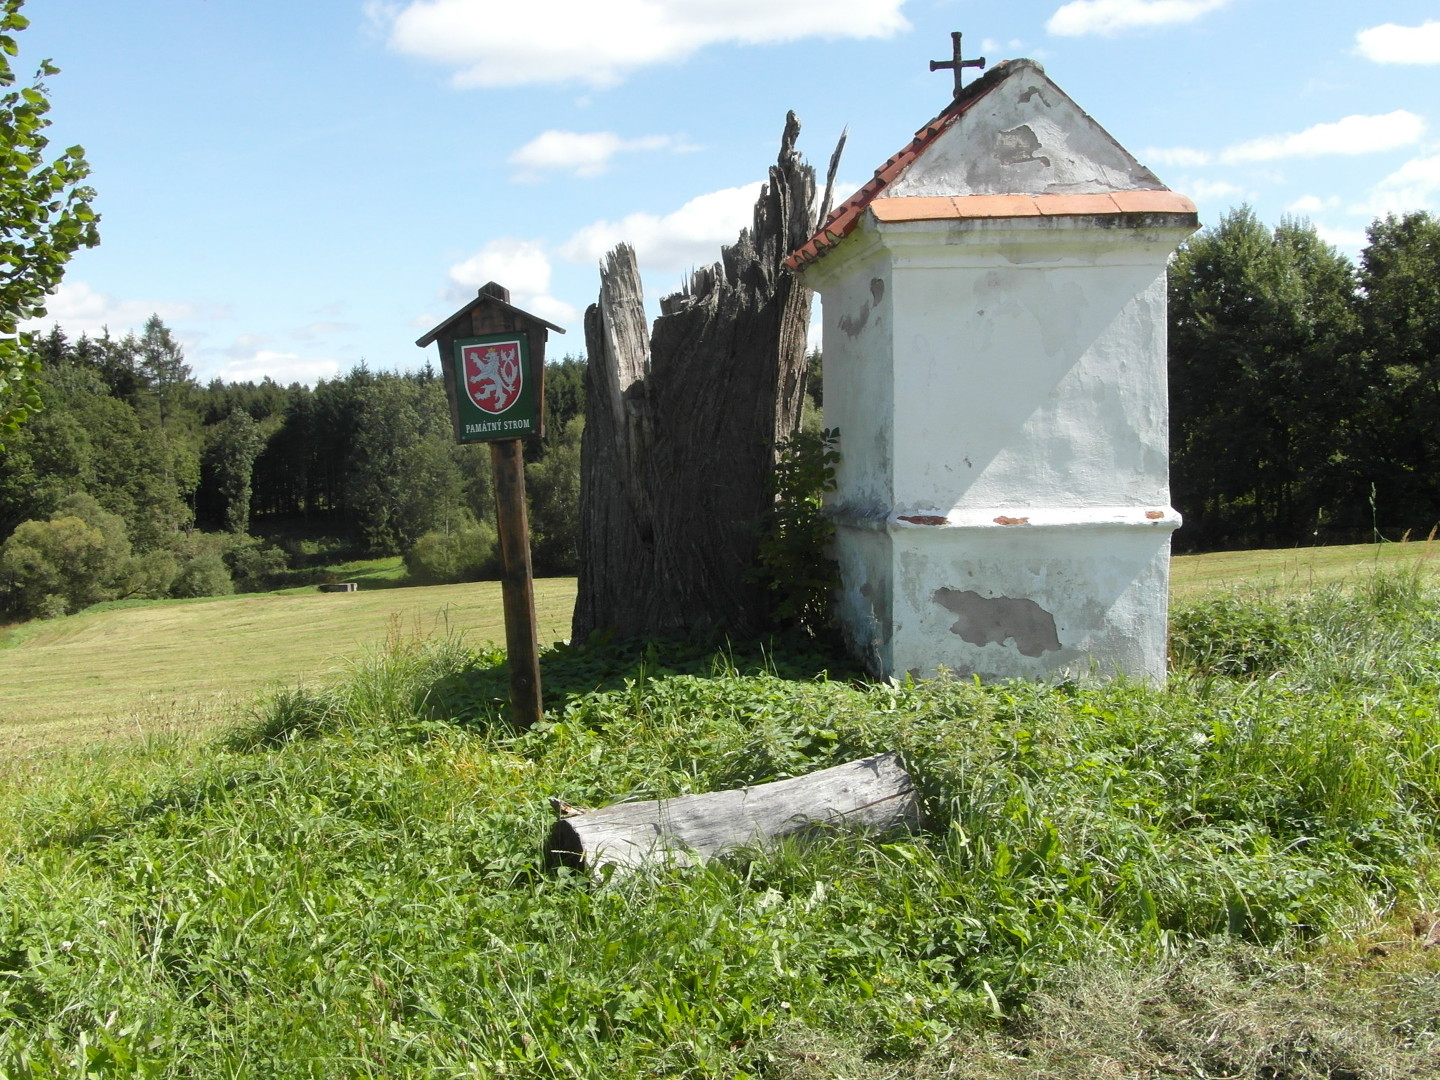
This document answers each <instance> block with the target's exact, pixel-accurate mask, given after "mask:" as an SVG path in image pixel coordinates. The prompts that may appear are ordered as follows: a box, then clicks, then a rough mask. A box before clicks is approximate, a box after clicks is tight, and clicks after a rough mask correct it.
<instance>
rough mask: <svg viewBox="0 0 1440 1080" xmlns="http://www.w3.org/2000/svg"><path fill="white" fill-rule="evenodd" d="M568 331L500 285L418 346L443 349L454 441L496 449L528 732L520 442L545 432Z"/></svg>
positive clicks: (535, 691) (531, 608) (498, 504)
mask: <svg viewBox="0 0 1440 1080" xmlns="http://www.w3.org/2000/svg"><path fill="white" fill-rule="evenodd" d="M548 330H554V331H555V332H556V333H557V334H563V333H564V332H565V331H564V330H562V329H561V328H560V327H558V326H556V325H555V324H553V323H548V322H546V321H545V320H544V319H540V318H537V317H536V316H534V315H531V314H529V313H528V312H525V311H521V310H520V309H519V308H517V307H512V306H511V305H510V292H509V290H508V289H505V288H503V287H501V286H499V285H497V284H495V282H493V281H492V282H490V283H489V284H487V285H485V286H484V287H482V288H481V289H480V291H479V293H478V294H477V296H476V297H475V299H474V300H472V301H470V303H468V304H466V305H465V306H464V307H463V308H461V309H460V310H459V311H457V312H456V313H455V314H454V315H451V316H450V317H449V318H448V319H446V320H445V321H444V322H443V323H441V324H440V325H439V326H437V327H436V328H435V329H434V330H431V331H430V332H429V333H428V334H426V335H425V336H424V337H422V338H420V339H419V340H418V341H416V342H415V344H416V345H419V346H420V347H421V348H424V347H425V346H427V345H429V344H430V343H431V342H432V341H433V342H436V343H437V345H438V346H439V349H440V369H441V371H443V372H444V373H445V392H446V395H447V396H448V397H449V399H450V419H451V422H452V423H453V425H454V428H455V440H456V442H459V443H461V444H465V443H481V442H484V443H489V444H490V463H491V466H492V468H493V469H494V474H495V524H496V528H497V530H498V532H499V534H500V557H501V562H502V565H503V572H502V577H501V591H502V595H503V597H504V603H505V654H506V659H507V663H508V665H509V668H510V718H511V719H512V720H513V721H514V722H515V723H516V724H518V725H519V726H520V727H530V726H531V725H532V724H534V723H535V722H536V721H537V720H539V719H540V718H541V717H542V716H544V714H545V706H544V698H543V696H542V693H541V688H540V645H539V641H538V637H539V635H538V632H537V630H536V627H535V588H534V578H533V575H532V572H531V567H530V521H529V516H528V515H527V513H526V510H525V453H524V444H523V442H522V440H524V439H527V438H539V437H541V436H542V435H544V433H545V339H546V336H547V331H548Z"/></svg>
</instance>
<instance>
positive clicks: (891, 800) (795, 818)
mask: <svg viewBox="0 0 1440 1080" xmlns="http://www.w3.org/2000/svg"><path fill="white" fill-rule="evenodd" d="M919 819H920V808H919V803H918V802H917V800H916V797H915V791H914V788H913V786H912V785H911V783H910V776H909V774H908V773H907V772H906V771H905V769H904V767H903V766H902V765H901V763H900V757H899V755H898V754H896V753H894V752H891V753H888V754H877V755H876V756H874V757H868V758H864V759H862V760H860V761H852V762H850V763H848V764H846V765H836V766H835V767H834V768H830V769H822V770H821V771H819V772H814V773H810V774H809V775H807V776H797V777H794V778H793V779H790V780H777V781H775V782H774V783H770V784H757V785H755V786H754V787H743V788H737V789H735V790H733V791H712V792H707V793H706V794H703V795H683V796H680V797H679V798H675V799H649V800H646V801H644V802H628V803H616V804H615V805H614V806H606V807H604V808H602V809H600V810H590V811H587V812H583V813H578V814H574V815H573V816H569V817H563V818H562V819H561V820H559V821H557V822H556V823H555V826H554V827H553V828H552V829H551V830H550V837H549V840H548V842H547V843H546V845H545V850H546V864H547V866H549V867H550V868H552V869H553V868H554V867H557V866H568V867H570V868H571V869H574V870H583V871H586V872H589V873H595V872H596V871H598V870H599V869H600V868H601V867H603V866H607V865H611V866H614V867H615V868H616V869H617V870H635V869H639V868H641V867H643V866H645V865H647V864H651V863H665V864H669V865H680V866H689V865H693V864H695V863H700V862H704V861H705V860H707V859H710V858H713V857H714V856H716V855H720V854H723V853H724V852H726V851H733V850H735V849H737V848H747V847H759V848H763V847H766V846H768V845H769V844H771V843H773V842H774V841H775V840H778V839H780V838H781V837H785V836H793V835H795V834H797V833H801V832H805V831H808V830H814V829H823V828H827V827H835V828H846V829H864V830H867V831H872V832H885V831H888V830H891V829H895V828H899V827H902V826H907V825H914V824H916V823H918V821H919Z"/></svg>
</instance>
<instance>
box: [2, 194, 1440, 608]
mask: <svg viewBox="0 0 1440 1080" xmlns="http://www.w3.org/2000/svg"><path fill="white" fill-rule="evenodd" d="M1169 289H1170V331H1169V332H1170V339H1169V349H1170V394H1171V479H1172V488H1173V492H1174V503H1175V505H1176V507H1178V508H1179V510H1180V511H1181V512H1182V513H1183V514H1184V516H1185V526H1184V528H1183V529H1181V530H1180V531H1179V532H1178V533H1177V534H1176V539H1175V544H1176V549H1177V550H1180V551H1205V550H1220V549H1231V548H1248V547H1273V546H1288V545H1295V544H1313V543H1325V542H1347V541H1357V540H1366V539H1370V538H1372V537H1373V536H1376V535H1383V536H1386V537H1389V538H1391V539H1397V538H1399V537H1400V536H1401V535H1403V534H1404V533H1405V532H1407V531H1409V532H1412V534H1415V535H1425V534H1428V533H1429V531H1430V530H1431V529H1432V528H1433V527H1434V526H1435V525H1436V523H1437V522H1440V441H1437V439H1436V438H1435V434H1436V432H1440V221H1437V220H1436V219H1435V218H1434V217H1432V216H1431V215H1429V214H1426V213H1413V214H1407V215H1404V216H1400V217H1394V216H1392V217H1387V218H1385V219H1384V220H1378V221H1376V222H1375V223H1374V224H1373V225H1372V226H1371V227H1370V230H1369V240H1368V243H1367V245H1366V246H1365V248H1364V250H1363V251H1362V253H1361V257H1360V261H1359V263H1358V265H1356V264H1354V263H1352V262H1351V260H1349V259H1348V258H1347V257H1346V256H1344V255H1343V254H1341V253H1339V252H1338V251H1336V249H1335V248H1334V247H1332V246H1331V245H1329V244H1327V243H1325V242H1324V241H1323V240H1322V239H1321V238H1320V237H1319V235H1318V234H1317V232H1316V230H1315V229H1314V228H1313V227H1311V226H1310V225H1309V224H1308V223H1306V222H1302V221H1292V220H1286V221H1282V222H1281V223H1280V224H1279V225H1278V226H1276V227H1274V228H1271V227H1267V226H1265V225H1264V224H1262V223H1261V222H1260V221H1259V220H1258V219H1257V218H1256V217H1255V215H1254V214H1253V213H1252V212H1251V211H1250V210H1249V209H1248V208H1244V207H1242V208H1240V209H1237V210H1233V211H1231V212H1230V213H1228V214H1226V215H1225V216H1224V217H1223V218H1222V219H1221V220H1220V221H1219V222H1218V223H1217V224H1216V225H1215V226H1213V227H1211V228H1209V229H1206V230H1204V231H1202V232H1201V233H1198V234H1197V235H1196V236H1195V237H1193V238H1192V239H1191V240H1190V241H1188V242H1187V243H1186V244H1185V245H1183V246H1182V248H1181V249H1180V251H1179V252H1178V253H1177V255H1176V257H1175V260H1174V262H1173V265H1172V267H1171V273H1170V285H1169ZM35 350H36V357H37V359H38V360H39V362H40V366H41V376H40V378H41V382H40V387H39V389H40V396H41V399H42V401H43V403H44V408H43V410H42V411H39V412H37V413H35V414H34V415H33V416H31V417H30V418H29V419H28V421H27V422H26V423H25V424H24V425H22V426H21V427H20V428H19V430H18V432H16V433H14V434H10V435H7V436H6V437H5V440H4V442H5V445H4V449H3V450H0V538H5V539H4V541H3V546H0V605H3V607H4V608H5V609H6V611H7V612H8V614H9V615H10V616H12V617H19V618H29V617H35V616H46V615H59V614H64V613H67V612H70V611H75V610H78V609H79V608H81V607H84V606H86V605H88V604H91V603H95V602H97V601H100V600H113V599H122V598H127V597H137V598H140V597H164V596H180V597H183V596H203V595H214V594H219V593H226V592H230V591H232V590H235V589H240V590H254V589H267V588H274V587H278V586H282V585H289V584H300V583H304V582H308V581H311V580H315V579H316V577H317V574H318V572H319V571H318V570H317V569H316V568H317V566H319V565H321V564H325V563H334V562H336V561H338V560H340V559H343V558H345V557H359V556H364V555H396V554H401V555H404V556H405V558H406V563H407V566H408V568H409V571H410V574H411V577H412V579H413V580H415V581H417V582H432V581H433V582H440V581H463V580H474V579H477V578H481V577H486V576H491V575H493V574H494V573H495V572H496V569H497V567H496V556H495V533H494V525H493V516H494V511H493V497H492V492H491V487H490V459H489V454H488V452H486V449H485V448H484V447H483V446H456V445H454V440H453V438H452V434H451V429H450V421H449V411H448V406H447V404H446V401H445V389H444V382H443V379H441V378H440V377H439V375H438V374H437V373H436V372H435V371H434V370H433V369H431V368H429V367H426V368H424V369H422V370H420V371H415V372H403V373H401V372H386V371H372V370H371V369H370V368H368V367H367V366H366V365H365V364H363V363H362V364H360V365H358V366H356V367H355V368H354V369H352V370H351V371H350V372H349V373H348V374H346V375H344V376H341V377H338V378H335V379H329V380H322V381H321V382H319V383H317V384H316V385H315V386H314V387H313V388H310V387H306V386H302V385H299V384H292V385H290V386H280V385H278V384H276V383H274V382H272V381H270V380H268V379H267V380H265V381H263V382H260V383H253V382H243V383H224V382H221V381H219V380H216V381H213V382H211V383H210V384H209V385H206V386H202V385H200V384H199V383H198V382H197V381H196V380H195V379H194V377H193V375H192V372H191V370H190V368H189V366H188V365H187V364H186V362H185V358H184V355H183V352H182V351H181V349H180V347H179V345H178V344H177V343H176V341H175V339H174V337H173V336H172V334H171V333H170V331H169V329H168V328H167V327H166V326H165V324H164V323H163V322H162V321H161V320H160V319H159V318H158V317H152V318H151V319H150V320H149V322H147V323H146V325H145V327H144V329H143V331H142V332H140V333H138V334H129V335H126V336H125V337H119V338H117V337H112V336H109V335H104V336H101V337H98V338H91V337H80V338H78V339H75V340H72V339H70V338H69V337H67V336H66V334H65V332H64V331H63V329H60V328H56V329H54V330H52V331H51V332H50V333H49V334H48V335H46V336H45V337H43V338H41V339H39V340H38V342H37V343H36V346H35ZM818 359H819V358H818V356H817V357H815V358H814V360H815V361H818ZM818 382H819V380H818V379H813V378H812V393H813V397H814V399H816V400H818V397H819V386H818ZM545 397H546V410H547V416H548V420H547V436H546V438H545V439H544V440H543V441H539V442H535V443H533V444H532V445H530V446H529V447H528V448H527V453H526V457H527V466H526V477H527V486H528V489H529V496H530V524H531V530H532V542H533V550H534V561H535V567H536V571H537V573H541V574H564V573H573V572H574V570H575V551H576V529H577V526H578V516H579V515H578V508H579V458H580V433H581V428H582V426H583V423H584V360H583V359H580V358H575V357H566V358H565V359H563V360H561V361H559V362H558V363H554V364H550V365H549V366H548V367H547V376H546V388H545ZM813 423H815V424H817V425H818V419H816V420H814V421H813ZM846 434H847V433H845V432H842V433H841V438H840V447H839V449H840V452H841V453H842V454H843V453H844V441H845V436H846Z"/></svg>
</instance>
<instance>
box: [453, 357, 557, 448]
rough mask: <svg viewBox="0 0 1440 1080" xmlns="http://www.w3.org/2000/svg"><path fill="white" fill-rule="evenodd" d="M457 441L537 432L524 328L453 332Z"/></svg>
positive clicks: (533, 382)
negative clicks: (464, 335)
mask: <svg viewBox="0 0 1440 1080" xmlns="http://www.w3.org/2000/svg"><path fill="white" fill-rule="evenodd" d="M451 363H452V365H453V368H452V370H453V372H454V376H455V406H456V409H457V421H458V423H457V434H458V436H459V439H460V441H461V442H462V443H473V442H495V441H497V440H499V439H523V438H526V437H528V436H531V435H538V434H539V433H540V410H539V407H538V402H537V398H536V393H535V391H536V380H535V378H534V372H533V371H532V370H531V368H530V342H529V339H528V337H527V336H526V335H525V334H523V333H510V334H486V335H485V336H483V337H469V338H458V339H457V340H456V341H455V355H454V356H453V357H452V358H451Z"/></svg>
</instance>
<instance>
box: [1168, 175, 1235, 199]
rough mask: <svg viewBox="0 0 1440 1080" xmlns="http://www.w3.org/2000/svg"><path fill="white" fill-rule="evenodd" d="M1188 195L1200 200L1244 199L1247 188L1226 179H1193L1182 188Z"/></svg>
mask: <svg viewBox="0 0 1440 1080" xmlns="http://www.w3.org/2000/svg"><path fill="white" fill-rule="evenodd" d="M1180 190H1181V191H1183V192H1184V193H1185V194H1186V195H1189V196H1190V197H1191V198H1192V199H1195V200H1197V201H1199V202H1220V201H1222V200H1229V201H1231V202H1234V201H1235V200H1236V199H1241V200H1243V199H1244V197H1245V189H1244V188H1242V187H1240V186H1239V185H1237V184H1231V183H1227V182H1226V181H1224V180H1193V181H1191V182H1190V183H1188V184H1184V185H1182V186H1181V188H1180Z"/></svg>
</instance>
